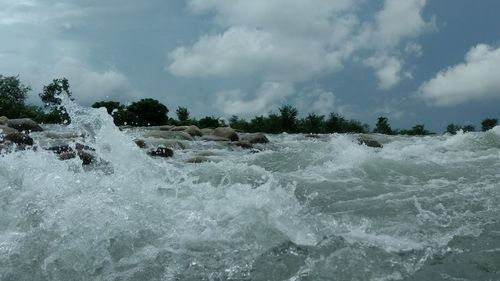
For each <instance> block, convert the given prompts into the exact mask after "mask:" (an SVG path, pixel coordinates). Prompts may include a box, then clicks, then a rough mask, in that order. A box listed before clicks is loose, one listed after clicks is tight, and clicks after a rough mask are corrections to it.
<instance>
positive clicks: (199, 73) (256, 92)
mask: <svg viewBox="0 0 500 281" xmlns="http://www.w3.org/2000/svg"><path fill="white" fill-rule="evenodd" d="M0 7H2V8H1V9H0V38H1V39H0V74H2V75H4V76H11V75H16V76H19V78H20V79H21V81H22V82H23V83H24V84H27V85H29V86H31V87H32V89H33V90H32V92H31V93H30V95H29V98H28V102H30V103H34V104H37V103H40V101H39V99H38V93H39V92H40V91H41V89H42V88H43V85H46V84H48V83H50V81H51V80H52V79H53V78H60V77H66V78H68V80H69V82H70V85H71V89H72V91H73V95H74V97H75V99H76V101H77V102H78V103H80V104H82V105H91V104H92V103H94V102H95V101H101V100H115V101H120V102H122V103H124V104H129V103H131V102H134V101H137V100H139V99H141V98H147V97H151V98H155V99H158V100H159V101H160V102H162V103H163V104H165V105H167V107H168V108H169V109H170V113H169V116H171V117H175V113H174V112H175V109H176V108H177V107H178V106H185V107H187V108H188V109H189V111H190V112H191V115H192V116H194V117H203V116H206V115H213V116H216V117H223V118H228V117H230V116H231V115H233V114H235V115H238V116H241V117H243V118H247V119H248V118H251V117H253V116H255V115H261V114H263V115H267V114H268V113H270V112H276V111H277V109H278V108H279V107H280V106H282V105H285V104H291V105H293V106H295V107H297V109H298V110H299V114H301V115H302V116H304V115H306V114H307V113H309V112H314V113H317V114H321V115H328V114H329V113H330V112H336V113H340V114H342V115H343V116H345V117H347V118H352V119H357V120H360V121H362V122H364V123H367V124H369V125H371V126H372V128H373V126H374V124H375V122H376V120H377V117H379V116H385V117H387V118H389V122H390V123H391V125H392V127H393V128H410V127H412V126H414V125H416V124H425V126H426V128H428V129H430V130H432V131H434V132H442V131H444V130H445V128H446V126H447V125H448V124H450V123H455V124H458V125H466V124H472V125H475V126H476V127H477V128H479V127H480V122H481V120H483V119H484V118H489V117H493V118H498V119H500V17H498V11H500V1H497V0H474V1H471V0H331V1H325V0H185V1H181V0H169V1H165V0H149V1H130V0H107V1H103V0H67V1H57V0H0Z"/></svg>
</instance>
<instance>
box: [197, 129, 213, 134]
mask: <svg viewBox="0 0 500 281" xmlns="http://www.w3.org/2000/svg"><path fill="white" fill-rule="evenodd" d="M200 131H201V133H202V134H203V135H213V134H214V129H210V128H203V129H200Z"/></svg>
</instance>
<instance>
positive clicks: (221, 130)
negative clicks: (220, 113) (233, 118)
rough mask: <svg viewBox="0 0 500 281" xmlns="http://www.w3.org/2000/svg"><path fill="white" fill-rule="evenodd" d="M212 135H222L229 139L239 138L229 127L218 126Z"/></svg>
mask: <svg viewBox="0 0 500 281" xmlns="http://www.w3.org/2000/svg"><path fill="white" fill-rule="evenodd" d="M214 136H218V137H223V138H226V139H229V140H231V141H238V140H239V139H240V138H239V137H238V134H237V133H236V131H235V130H234V129H232V128H229V127H218V128H216V129H215V130H214Z"/></svg>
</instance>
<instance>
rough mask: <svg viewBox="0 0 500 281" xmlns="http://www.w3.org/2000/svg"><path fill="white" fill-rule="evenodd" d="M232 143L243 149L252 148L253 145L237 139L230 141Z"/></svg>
mask: <svg viewBox="0 0 500 281" xmlns="http://www.w3.org/2000/svg"><path fill="white" fill-rule="evenodd" d="M232 145H234V146H238V147H241V148H243V149H252V148H253V145H252V144H251V143H249V142H247V141H237V142H234V143H232Z"/></svg>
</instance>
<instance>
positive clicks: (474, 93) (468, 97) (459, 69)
mask: <svg viewBox="0 0 500 281" xmlns="http://www.w3.org/2000/svg"><path fill="white" fill-rule="evenodd" d="M498 73H500V47H499V48H495V47H492V46H489V45H486V44H479V45H477V46H475V47H473V48H471V49H470V50H469V52H468V53H467V54H466V56H465V62H463V63H460V64H457V65H454V66H451V67H448V68H447V69H444V70H441V71H440V72H439V73H438V74H437V75H436V76H435V77H434V78H432V79H430V80H429V81H426V82H424V83H423V84H422V85H421V86H420V88H419V90H418V93H419V96H420V97H421V98H423V99H425V100H426V101H427V102H428V103H430V104H432V105H436V106H452V105H457V104H460V103H464V102H469V101H479V100H488V99H498V98H500V79H499V76H498Z"/></svg>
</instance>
